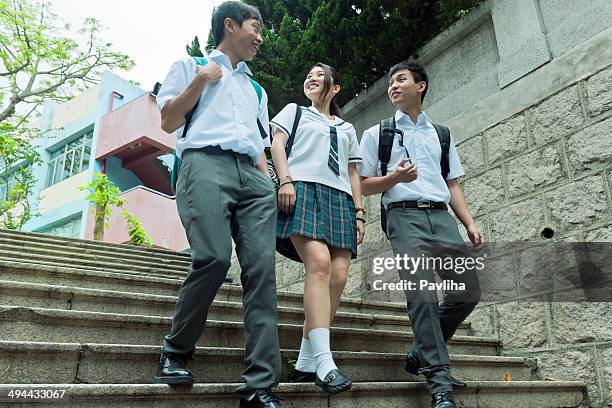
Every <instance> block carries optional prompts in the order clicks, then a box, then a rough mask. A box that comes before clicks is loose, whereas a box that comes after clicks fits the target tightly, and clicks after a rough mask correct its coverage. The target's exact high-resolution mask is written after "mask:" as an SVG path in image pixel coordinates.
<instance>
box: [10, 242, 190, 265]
mask: <svg viewBox="0 0 612 408" xmlns="http://www.w3.org/2000/svg"><path fill="white" fill-rule="evenodd" d="M5 251H11V252H13V253H20V254H23V255H24V256H25V259H28V258H29V256H30V254H41V255H49V256H51V257H54V256H56V255H58V254H63V255H64V256H66V255H70V258H72V260H73V262H80V260H81V259H84V260H94V261H105V262H109V261H110V262H113V261H114V262H120V263H122V264H128V265H139V266H149V267H150V266H153V267H156V268H160V267H163V268H167V269H169V270H176V271H179V272H183V273H185V272H186V271H187V268H188V266H189V264H190V262H191V258H185V259H180V260H179V259H174V258H169V257H166V256H159V255H155V254H146V255H140V254H138V255H131V254H118V253H117V252H116V251H114V250H108V249H105V248H101V249H90V248H80V247H74V246H70V245H62V244H60V243H48V242H29V241H18V240H13V239H10V238H3V237H1V236H0V254H2V253H4V252H5Z"/></svg>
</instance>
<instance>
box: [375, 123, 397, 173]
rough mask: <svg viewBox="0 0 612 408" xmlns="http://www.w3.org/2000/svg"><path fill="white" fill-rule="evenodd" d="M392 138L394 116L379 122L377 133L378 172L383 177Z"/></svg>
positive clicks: (391, 145)
mask: <svg viewBox="0 0 612 408" xmlns="http://www.w3.org/2000/svg"><path fill="white" fill-rule="evenodd" d="M394 137H395V116H392V117H390V118H387V119H383V120H381V121H380V129H379V132H378V160H380V171H381V173H382V175H383V176H386V175H387V166H388V165H389V160H390V159H391V149H392V148H393V139H394Z"/></svg>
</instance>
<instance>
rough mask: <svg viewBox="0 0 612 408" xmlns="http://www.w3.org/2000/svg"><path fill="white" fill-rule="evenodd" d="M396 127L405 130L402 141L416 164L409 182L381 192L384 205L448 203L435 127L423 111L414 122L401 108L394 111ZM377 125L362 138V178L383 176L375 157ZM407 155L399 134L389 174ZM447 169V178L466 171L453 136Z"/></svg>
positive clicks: (396, 137) (395, 142)
mask: <svg viewBox="0 0 612 408" xmlns="http://www.w3.org/2000/svg"><path fill="white" fill-rule="evenodd" d="M395 122H396V123H395V126H396V127H397V128H398V129H400V130H401V131H403V132H404V140H403V144H404V146H405V147H406V148H407V149H408V154H409V155H410V159H411V160H412V162H413V163H416V165H417V179H416V180H414V181H412V182H410V183H398V184H396V185H395V186H393V187H392V188H391V189H389V190H388V191H387V192H386V193H385V194H384V195H383V205H384V206H385V207H386V206H387V205H388V204H389V203H393V202H397V201H405V200H430V201H436V202H444V203H447V204H448V203H449V201H450V191H449V190H448V186H447V185H446V182H445V180H443V178H442V170H441V168H440V158H441V156H442V149H441V147H440V141H439V139H438V134H437V133H436V129H435V128H434V127H433V125H432V124H431V121H430V120H429V118H428V117H427V115H426V114H425V113H421V114H420V115H419V116H418V118H417V123H416V125H415V124H414V123H413V122H412V120H411V119H410V116H408V115H406V114H405V113H403V112H401V111H397V112H395ZM379 128H380V124H379V125H376V126H372V127H371V128H369V129H368V130H366V131H365V132H363V137H362V138H361V145H360V147H361V157H362V158H363V163H362V165H361V166H360V168H359V173H360V174H361V176H363V177H376V176H382V172H381V170H380V161H379V160H378V140H379V133H378V132H379ZM405 158H406V150H404V147H402V146H401V145H400V135H396V136H395V139H394V140H393V147H392V150H391V158H390V159H389V165H388V167H387V168H388V173H391V172H392V171H393V170H394V169H395V167H397V165H398V164H399V163H400V161H401V160H403V159H405ZM449 164H450V171H449V173H448V176H447V177H446V180H452V179H456V178H459V177H461V176H463V175H464V174H465V173H464V171H463V167H462V166H461V162H460V161H459V154H458V153H457V148H456V147H455V143H454V141H453V138H452V137H451V143H450V149H449Z"/></svg>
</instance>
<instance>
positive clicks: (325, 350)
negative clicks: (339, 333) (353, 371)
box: [308, 328, 338, 380]
mask: <svg viewBox="0 0 612 408" xmlns="http://www.w3.org/2000/svg"><path fill="white" fill-rule="evenodd" d="M308 337H310V345H311V346H312V353H313V355H314V360H315V367H316V370H317V377H319V379H320V380H324V379H325V376H326V375H327V374H328V373H329V372H330V371H331V370H335V369H337V368H338V367H337V366H336V363H334V359H333V358H332V353H331V350H330V348H329V329H327V328H319V329H312V330H311V331H309V332H308Z"/></svg>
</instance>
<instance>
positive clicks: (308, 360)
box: [295, 338, 316, 373]
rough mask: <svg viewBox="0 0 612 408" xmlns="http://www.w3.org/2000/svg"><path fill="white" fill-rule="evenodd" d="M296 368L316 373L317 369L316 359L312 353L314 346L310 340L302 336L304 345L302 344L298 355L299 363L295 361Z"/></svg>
mask: <svg viewBox="0 0 612 408" xmlns="http://www.w3.org/2000/svg"><path fill="white" fill-rule="evenodd" d="M295 369H296V370H300V371H303V372H305V373H314V372H315V371H316V370H315V359H314V355H313V354H312V346H311V345H310V340H308V339H305V338H302V345H301V346H300V355H299V356H298V359H297V363H295Z"/></svg>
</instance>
